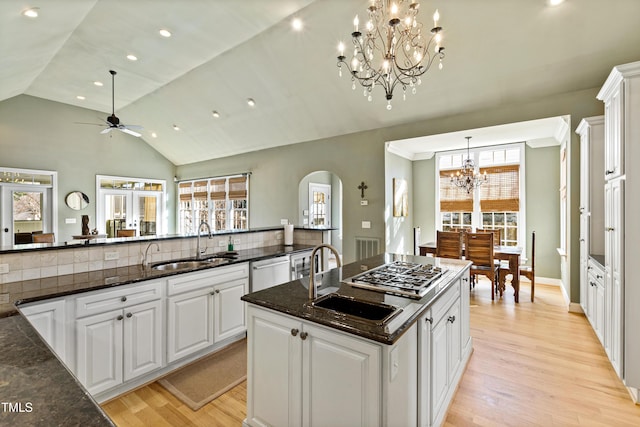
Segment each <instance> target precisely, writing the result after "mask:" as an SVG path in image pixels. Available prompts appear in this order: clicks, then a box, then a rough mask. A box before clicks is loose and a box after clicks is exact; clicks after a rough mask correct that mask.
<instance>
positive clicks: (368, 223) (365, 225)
mask: <svg viewBox="0 0 640 427" xmlns="http://www.w3.org/2000/svg"><path fill="white" fill-rule="evenodd" d="M362 228H371V221H362Z"/></svg>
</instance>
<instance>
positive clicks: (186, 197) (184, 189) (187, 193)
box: [178, 182, 192, 202]
mask: <svg viewBox="0 0 640 427" xmlns="http://www.w3.org/2000/svg"><path fill="white" fill-rule="evenodd" d="M178 191H179V192H180V200H181V201H183V202H188V201H191V191H192V190H191V183H190V182H181V183H180V187H179V190H178Z"/></svg>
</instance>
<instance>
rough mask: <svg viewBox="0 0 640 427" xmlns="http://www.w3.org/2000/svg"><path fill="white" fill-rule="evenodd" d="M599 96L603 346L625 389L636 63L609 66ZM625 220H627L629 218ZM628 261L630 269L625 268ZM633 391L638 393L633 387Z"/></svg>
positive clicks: (638, 111) (635, 181)
mask: <svg viewBox="0 0 640 427" xmlns="http://www.w3.org/2000/svg"><path fill="white" fill-rule="evenodd" d="M597 98H598V99H600V100H601V101H603V102H604V108H605V156H604V157H605V178H606V183H605V230H606V233H605V254H604V255H605V325H604V329H605V332H604V335H605V349H606V350H607V354H608V355H609V358H610V359H611V362H612V364H613V367H614V369H615V370H616V372H617V373H618V375H620V377H621V378H622V379H623V381H624V383H625V385H627V386H628V387H633V388H636V389H637V388H639V387H640V335H638V333H637V331H636V328H635V327H634V326H635V325H638V324H640V311H639V310H638V309H637V308H638V305H640V287H639V286H636V283H635V282H636V279H635V277H634V275H633V273H634V272H635V271H634V270H633V269H632V268H631V266H633V265H634V263H636V262H638V259H639V258H640V246H638V244H637V242H638V239H639V238H640V223H639V222H638V221H636V220H635V218H638V217H639V216H640V198H638V197H633V196H632V192H631V191H628V192H627V193H628V195H629V196H630V197H626V194H625V187H626V188H629V189H631V188H638V186H640V169H638V168H633V167H630V168H626V166H625V162H626V160H625V159H629V160H630V162H629V164H630V165H631V164H632V162H633V161H634V160H637V159H640V126H638V123H637V118H638V117H640V62H634V63H630V64H625V65H619V66H616V67H614V68H613V70H612V71H611V73H610V74H609V77H608V78H607V80H606V82H605V83H604V85H603V86H602V89H601V90H600V92H599V93H598V96H597ZM627 219H628V221H627ZM625 265H629V266H630V268H629V269H625ZM636 393H637V391H636Z"/></svg>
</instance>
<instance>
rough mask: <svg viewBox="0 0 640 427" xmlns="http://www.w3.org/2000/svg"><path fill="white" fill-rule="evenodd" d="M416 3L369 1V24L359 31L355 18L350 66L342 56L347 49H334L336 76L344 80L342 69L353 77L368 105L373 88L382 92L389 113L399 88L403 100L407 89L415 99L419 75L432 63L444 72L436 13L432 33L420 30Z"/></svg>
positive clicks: (418, 5) (399, 0)
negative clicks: (362, 90) (399, 87)
mask: <svg viewBox="0 0 640 427" xmlns="http://www.w3.org/2000/svg"><path fill="white" fill-rule="evenodd" d="M419 8H420V4H419V3H418V2H417V1H415V0H395V2H392V1H391V0H371V1H370V4H369V7H368V8H367V10H368V14H369V20H368V21H367V22H366V23H365V26H364V28H363V31H364V34H363V33H362V32H361V31H360V21H359V19H358V15H356V17H355V19H354V20H353V27H354V31H353V32H352V33H351V37H352V39H353V45H354V50H353V56H352V57H351V59H350V60H349V61H347V57H346V56H345V55H344V51H345V46H344V44H343V43H342V42H341V43H340V44H339V46H338V50H339V51H340V55H339V56H338V69H339V71H338V73H339V75H340V76H342V64H344V65H345V67H346V68H347V69H348V70H349V73H350V74H351V80H352V85H351V88H352V89H353V90H355V89H356V80H357V81H358V82H359V83H360V84H361V85H362V86H363V87H364V96H365V97H366V98H367V99H368V100H369V101H371V91H372V90H373V88H374V87H375V86H382V87H383V88H384V91H385V94H386V98H387V110H390V109H391V98H393V90H394V89H395V88H396V86H398V85H400V86H402V91H403V99H406V92H407V88H410V90H411V92H412V93H413V94H415V93H416V86H418V85H419V84H420V83H421V80H420V76H422V75H423V74H424V73H426V72H427V70H428V69H429V68H430V67H431V64H432V63H433V61H434V60H435V59H436V58H439V60H440V61H439V68H440V69H442V59H443V58H444V47H442V45H441V42H442V34H441V32H442V27H439V26H438V20H439V19H440V14H439V13H438V11H437V10H436V11H435V13H434V14H433V28H432V29H431V31H430V32H425V31H423V26H422V24H421V23H420V22H418V20H417V19H416V17H417V15H418V10H419Z"/></svg>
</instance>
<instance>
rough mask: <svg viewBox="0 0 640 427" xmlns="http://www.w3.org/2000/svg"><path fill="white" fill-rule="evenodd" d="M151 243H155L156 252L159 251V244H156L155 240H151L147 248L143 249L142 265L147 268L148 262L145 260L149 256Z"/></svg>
mask: <svg viewBox="0 0 640 427" xmlns="http://www.w3.org/2000/svg"><path fill="white" fill-rule="evenodd" d="M152 245H156V249H157V250H156V252H160V246H158V244H157V243H156V242H151V243H149V245H148V246H147V249H146V250H145V251H144V258H143V259H142V267H144V268H147V265H148V263H149V261H147V259H148V258H147V257H148V256H149V248H151V246H152Z"/></svg>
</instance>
